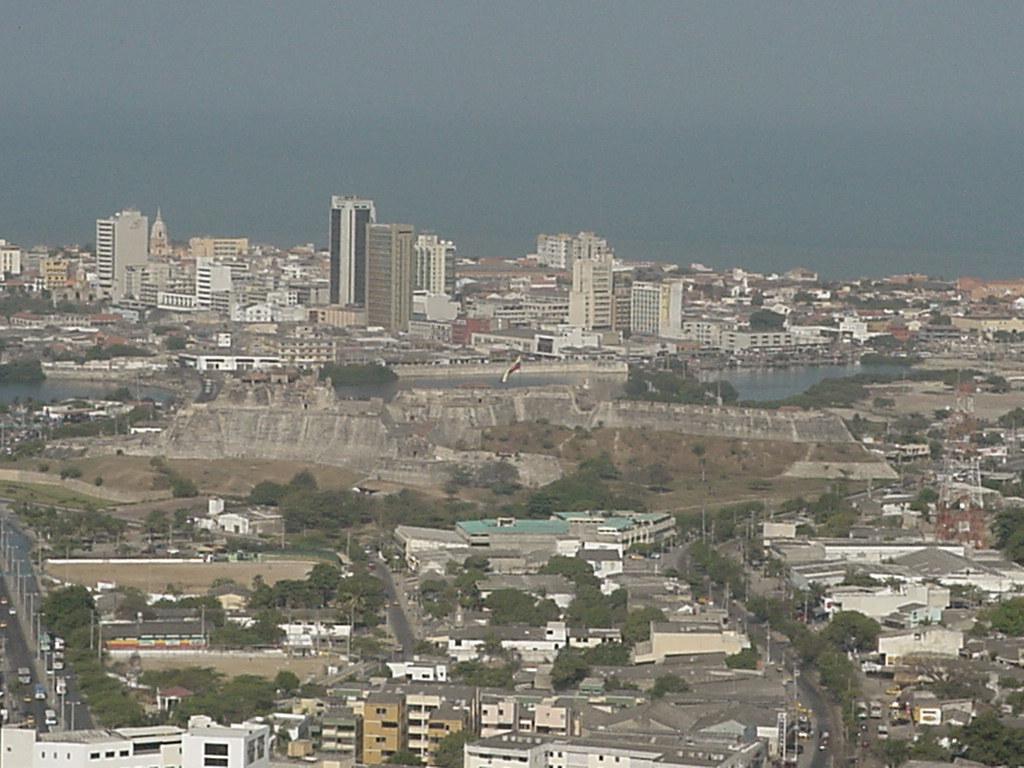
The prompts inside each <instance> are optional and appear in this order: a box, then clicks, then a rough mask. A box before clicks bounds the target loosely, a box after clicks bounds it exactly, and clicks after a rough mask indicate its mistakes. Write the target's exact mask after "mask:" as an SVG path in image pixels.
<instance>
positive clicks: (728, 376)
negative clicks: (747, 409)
mask: <svg viewBox="0 0 1024 768" xmlns="http://www.w3.org/2000/svg"><path fill="white" fill-rule="evenodd" d="M905 371H906V368H903V367H901V366H898V365H856V364H840V365H799V366H793V367H790V368H734V369H729V370H725V371H707V372H705V373H704V375H703V376H702V378H703V379H707V380H714V379H721V380H722V381H728V382H729V383H730V384H732V385H733V386H734V387H736V391H737V392H739V398H740V400H749V401H753V402H761V401H765V400H783V399H785V398H787V397H791V396H793V395H799V394H800V393H801V392H804V391H805V390H807V389H808V388H809V387H811V386H812V385H814V384H817V383H818V382H820V381H824V380H825V379H841V378H843V377H845V376H855V375H857V374H859V373H870V374H886V375H890V376H899V375H901V374H902V373H904V372H905Z"/></svg>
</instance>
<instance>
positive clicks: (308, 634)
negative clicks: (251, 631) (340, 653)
mask: <svg viewBox="0 0 1024 768" xmlns="http://www.w3.org/2000/svg"><path fill="white" fill-rule="evenodd" d="M297 614H298V615H297ZM277 626H278V628H279V629H280V630H281V631H282V632H284V639H283V640H282V641H281V644H282V645H283V646H284V647H286V648H290V649H293V650H308V651H312V650H316V649H319V648H321V647H331V646H334V645H341V644H344V643H347V642H348V640H349V637H351V635H352V627H351V625H349V624H347V623H344V622H341V621H332V620H330V619H322V618H319V617H318V616H316V615H312V616H310V615H302V614H299V612H292V614H291V615H290V616H289V617H288V620H287V621H285V622H283V623H281V624H278V625H277Z"/></svg>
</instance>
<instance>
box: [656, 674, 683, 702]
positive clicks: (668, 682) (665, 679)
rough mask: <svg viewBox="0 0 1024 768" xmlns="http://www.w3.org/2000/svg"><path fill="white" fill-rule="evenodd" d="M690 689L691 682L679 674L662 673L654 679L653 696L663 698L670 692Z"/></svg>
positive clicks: (681, 691)
mask: <svg viewBox="0 0 1024 768" xmlns="http://www.w3.org/2000/svg"><path fill="white" fill-rule="evenodd" d="M689 690H690V684H689V683H687V682H686V681H685V680H683V678H681V677H679V675H660V676H658V677H657V678H655V680H654V687H652V688H651V698H652V699H661V698H664V697H665V696H666V695H668V694H670V693H686V692H687V691H689Z"/></svg>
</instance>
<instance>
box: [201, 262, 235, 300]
mask: <svg viewBox="0 0 1024 768" xmlns="http://www.w3.org/2000/svg"><path fill="white" fill-rule="evenodd" d="M230 293H231V267H229V266H228V265H227V264H216V263H214V261H213V259H209V258H205V257H201V258H198V259H196V306H198V307H204V308H211V307H213V306H214V304H226V303H227V299H226V298H225V297H227V296H228V295H229V294H230Z"/></svg>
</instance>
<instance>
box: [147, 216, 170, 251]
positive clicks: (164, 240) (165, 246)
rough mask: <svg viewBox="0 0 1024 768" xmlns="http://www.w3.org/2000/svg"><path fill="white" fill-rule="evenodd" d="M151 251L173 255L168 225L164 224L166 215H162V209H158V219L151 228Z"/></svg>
mask: <svg viewBox="0 0 1024 768" xmlns="http://www.w3.org/2000/svg"><path fill="white" fill-rule="evenodd" d="M149 252H150V253H151V254H152V255H154V256H170V255H171V239H170V237H168V235H167V225H166V224H164V217H163V216H161V215H160V209H159V208H157V209H156V221H154V222H153V228H152V229H151V230H149Z"/></svg>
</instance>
